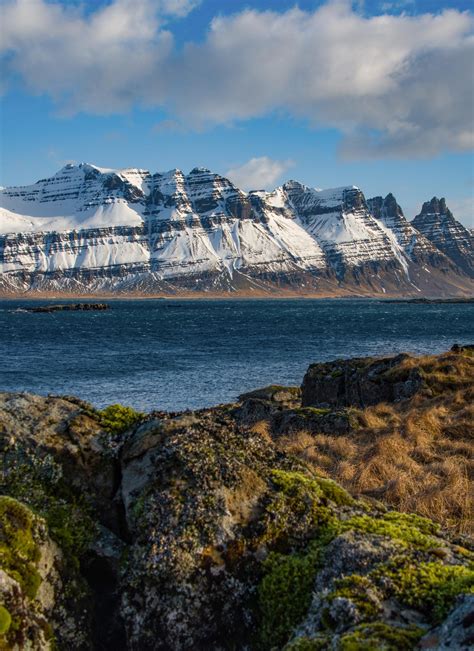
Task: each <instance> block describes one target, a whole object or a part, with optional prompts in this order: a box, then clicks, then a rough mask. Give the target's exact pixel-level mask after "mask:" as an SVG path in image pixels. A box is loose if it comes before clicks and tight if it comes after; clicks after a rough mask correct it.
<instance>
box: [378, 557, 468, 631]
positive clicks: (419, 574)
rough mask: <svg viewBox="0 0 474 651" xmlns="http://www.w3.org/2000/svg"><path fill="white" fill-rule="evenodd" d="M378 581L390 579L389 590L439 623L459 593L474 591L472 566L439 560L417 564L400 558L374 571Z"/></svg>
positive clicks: (403, 602)
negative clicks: (444, 562) (448, 563)
mask: <svg viewBox="0 0 474 651" xmlns="http://www.w3.org/2000/svg"><path fill="white" fill-rule="evenodd" d="M373 576H374V579H375V580H376V581H379V582H380V581H383V583H384V584H386V583H387V582H389V585H390V588H389V589H390V592H391V593H392V594H393V595H394V596H395V597H396V599H397V600H398V601H399V602H400V603H402V604H404V605H405V606H409V607H411V608H415V609H417V610H419V611H422V612H423V613H425V615H426V616H427V617H428V618H429V619H430V621H432V622H433V623H438V622H440V621H441V620H442V619H443V617H445V616H446V615H447V614H448V612H449V610H450V609H451V608H452V607H453V605H454V602H455V601H456V598H457V597H458V596H459V595H460V594H474V569H473V567H472V565H471V566H470V567H465V566H462V565H443V564H442V563H441V562H439V561H430V562H421V563H416V561H412V560H411V559H408V560H407V559H406V558H405V557H399V558H397V559H394V560H392V561H391V562H390V563H388V564H386V565H385V566H382V567H380V568H379V569H378V570H375V571H374V572H373Z"/></svg>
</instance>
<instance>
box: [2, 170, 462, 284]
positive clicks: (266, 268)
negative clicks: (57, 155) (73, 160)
mask: <svg viewBox="0 0 474 651" xmlns="http://www.w3.org/2000/svg"><path fill="white" fill-rule="evenodd" d="M25 291H26V292H31V293H34V292H54V293H57V292H69V293H74V294H85V293H97V294H98V293H112V294H116V293H133V292H135V293H143V294H156V293H167V294H179V293H184V292H186V293H196V292H201V293H202V292H214V293H228V292H252V293H262V294H265V293H278V292H285V291H286V292H293V293H308V294H320V295H323V294H324V295H341V294H342V295H348V294H351V293H352V294H353V293H354V292H356V293H357V294H365V295H373V294H386V295H390V294H392V295H393V294H407V295H410V294H413V295H420V294H422V295H432V296H438V295H440V296H446V295H466V294H471V293H472V281H471V280H470V278H469V277H468V276H466V274H465V271H463V270H462V269H461V268H460V267H459V266H458V265H457V263H455V262H454V261H453V259H452V256H451V257H447V256H446V255H444V254H443V253H442V252H441V251H440V250H439V249H438V248H436V247H435V246H433V244H432V243H430V242H429V240H428V239H426V238H425V237H424V236H423V235H421V234H420V233H419V232H418V231H417V230H416V229H415V228H414V227H413V226H412V225H411V224H409V223H408V222H407V221H406V219H405V218H404V217H403V213H402V212H401V209H400V208H399V206H397V204H396V201H395V199H394V198H393V197H392V195H388V196H387V197H386V198H385V199H384V200H382V199H381V198H380V197H376V198H374V199H370V200H368V201H366V199H365V197H364V194H363V192H362V191H361V190H360V189H359V188H357V187H354V186H348V187H340V188H334V189H330V190H317V189H315V188H310V187H308V186H305V185H303V184H301V183H298V182H297V181H288V182H287V183H285V184H284V185H282V186H281V187H279V188H277V189H276V190H274V191H273V192H264V191H254V192H249V193H246V192H243V191H242V190H240V189H239V188H237V187H236V186H235V185H233V183H232V182H231V181H229V180H228V179H226V178H224V177H222V176H220V175H219V174H215V173H213V172H211V171H210V170H208V169H205V168H194V169H193V170H191V172H190V173H189V174H184V173H183V172H181V171H180V170H171V171H169V172H165V173H155V174H151V173H150V172H148V171H147V170H140V169H124V170H111V169H103V168H99V167H96V166H94V165H89V164H80V165H67V166H66V167H64V168H63V169H62V170H60V171H59V172H57V173H56V174H55V175H53V176H52V177H50V178H47V179H42V180H41V181H38V182H37V183H35V184H34V185H31V186H24V187H12V188H4V189H2V190H0V292H1V293H3V294H8V293H10V294H11V293H18V292H25Z"/></svg>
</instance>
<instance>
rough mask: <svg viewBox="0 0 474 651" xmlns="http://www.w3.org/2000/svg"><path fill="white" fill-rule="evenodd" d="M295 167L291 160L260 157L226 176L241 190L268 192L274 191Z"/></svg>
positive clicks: (236, 168)
mask: <svg viewBox="0 0 474 651" xmlns="http://www.w3.org/2000/svg"><path fill="white" fill-rule="evenodd" d="M293 165H294V163H293V161H291V160H274V159H272V158H269V157H268V156H260V157H258V158H251V159H250V160H249V161H247V162H246V163H244V164H243V165H240V166H239V167H234V168H232V169H230V170H227V172H226V173H225V174H224V176H225V177H226V178H228V179H230V180H231V181H232V182H233V183H234V184H235V185H236V186H237V187H238V188H240V189H241V190H268V189H273V188H274V187H275V185H276V183H277V182H278V181H279V180H280V179H281V177H282V175H283V174H284V173H285V172H286V171H287V170H288V169H290V167H293Z"/></svg>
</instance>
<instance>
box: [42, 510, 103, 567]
mask: <svg viewBox="0 0 474 651" xmlns="http://www.w3.org/2000/svg"><path fill="white" fill-rule="evenodd" d="M45 519H46V522H47V524H48V530H49V533H50V534H51V537H52V538H53V539H54V540H55V541H56V542H57V543H58V545H59V547H60V548H61V550H62V552H63V553H64V554H65V556H66V558H67V559H68V560H69V561H70V562H71V563H72V564H73V565H75V566H76V567H79V559H80V557H81V556H82V554H83V553H84V552H85V551H86V549H87V547H88V545H89V544H90V542H91V541H92V539H93V536H94V533H95V527H96V525H95V523H94V522H93V520H92V518H91V517H90V516H89V514H88V513H87V512H86V510H85V507H82V508H81V507H79V506H78V505H76V504H75V503H73V504H67V503H61V502H58V503H56V504H54V503H53V504H50V505H49V507H48V509H47V510H46V513H45Z"/></svg>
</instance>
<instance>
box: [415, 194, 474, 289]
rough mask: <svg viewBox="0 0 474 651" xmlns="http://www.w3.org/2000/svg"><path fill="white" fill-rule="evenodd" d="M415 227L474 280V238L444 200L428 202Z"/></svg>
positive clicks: (435, 198)
mask: <svg viewBox="0 0 474 651" xmlns="http://www.w3.org/2000/svg"><path fill="white" fill-rule="evenodd" d="M413 225H414V226H415V227H416V228H417V229H418V230H419V231H420V233H423V235H425V237H427V238H428V239H429V240H430V241H431V242H432V243H433V244H434V246H436V248H438V249H439V250H440V251H443V253H445V254H446V255H447V256H448V257H449V258H451V259H452V260H454V262H455V263H456V264H457V265H458V266H459V267H460V268H461V269H462V270H463V271H464V272H465V273H466V274H468V275H469V276H470V277H471V278H474V256H473V248H474V237H473V235H472V233H471V232H470V231H469V230H468V229H467V228H465V227H464V226H463V225H462V224H461V223H460V222H458V221H457V220H456V219H455V218H454V216H453V213H452V212H451V211H450V210H449V208H448V207H447V206H446V200H445V199H444V198H441V199H438V197H433V198H432V199H431V201H426V202H425V203H424V204H423V206H422V208H421V212H420V214H419V215H417V216H416V217H415V219H414V220H413Z"/></svg>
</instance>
